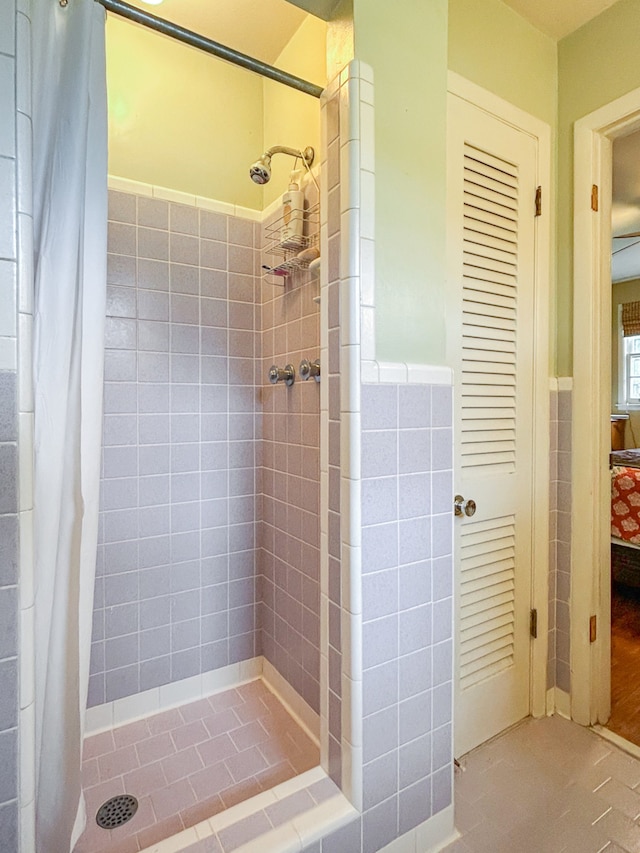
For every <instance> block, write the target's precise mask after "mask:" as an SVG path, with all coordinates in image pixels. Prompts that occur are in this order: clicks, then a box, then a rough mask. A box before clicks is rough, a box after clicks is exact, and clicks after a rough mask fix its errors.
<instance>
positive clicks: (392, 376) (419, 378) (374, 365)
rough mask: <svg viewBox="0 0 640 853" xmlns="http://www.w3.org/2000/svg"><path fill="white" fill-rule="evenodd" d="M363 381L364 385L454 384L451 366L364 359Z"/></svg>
mask: <svg viewBox="0 0 640 853" xmlns="http://www.w3.org/2000/svg"><path fill="white" fill-rule="evenodd" d="M361 370H362V373H361V381H362V383H363V384H364V385H367V384H369V385H377V384H379V383H385V382H389V383H394V384H397V385H407V384H414V385H452V384H453V372H452V370H451V368H450V367H445V366H444V365H439V364H405V363H404V362H387V361H367V360H363V361H362V366H361Z"/></svg>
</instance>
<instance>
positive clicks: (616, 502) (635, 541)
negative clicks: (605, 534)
mask: <svg viewBox="0 0 640 853" xmlns="http://www.w3.org/2000/svg"><path fill="white" fill-rule="evenodd" d="M611 463H612V465H611V576H612V578H613V580H614V581H617V582H618V583H622V584H625V585H626V586H634V587H640V450H622V451H618V452H615V453H612V454H611Z"/></svg>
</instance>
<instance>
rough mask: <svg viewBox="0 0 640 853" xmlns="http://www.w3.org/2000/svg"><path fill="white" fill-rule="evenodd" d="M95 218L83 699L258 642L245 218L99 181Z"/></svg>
mask: <svg viewBox="0 0 640 853" xmlns="http://www.w3.org/2000/svg"><path fill="white" fill-rule="evenodd" d="M109 220H110V221H109V258H108V318H107V332H106V353H105V359H106V360H105V392H104V393H105V418H104V437H103V454H104V455H103V474H102V482H101V489H102V492H101V516H100V544H99V548H98V566H97V583H96V594H95V608H94V617H95V621H94V631H93V643H92V662H91V680H90V693H89V704H90V705H96V704H101V703H103V702H105V701H111V700H114V699H118V698H120V697H123V696H126V695H130V694H133V693H137V692H139V691H144V690H147V689H150V688H153V687H157V686H159V685H162V684H165V683H168V682H171V681H176V680H180V679H183V678H186V677H189V676H193V675H196V674H199V673H201V672H206V671H209V670H213V669H217V668H218V667H221V666H225V665H226V664H228V663H233V662H237V661H240V660H245V659H248V658H252V657H254V656H255V655H256V654H259V653H260V643H259V633H258V631H257V623H256V585H257V580H256V553H255V544H256V504H257V498H256V495H257V482H256V460H257V441H258V439H259V433H258V429H259V415H258V403H257V389H256V387H255V384H256V381H257V380H256V375H255V363H256V361H255V359H256V355H257V352H258V350H257V347H258V336H257V329H258V326H257V317H258V310H257V309H256V307H255V304H256V300H255V296H256V280H257V279H256V276H255V272H256V267H257V264H258V252H257V251H256V245H257V243H256V240H257V239H259V236H260V234H259V227H258V225H257V224H255V223H254V222H253V221H250V220H247V219H243V218H240V217H235V216H227V215H225V214H221V213H216V212H213V211H210V210H204V209H199V208H197V207H191V206H188V205H182V204H175V203H169V202H167V201H164V200H160V199H158V198H150V197H146V196H136V195H133V194H129V193H122V192H114V191H111V192H110V209H109ZM278 390H280V389H278Z"/></svg>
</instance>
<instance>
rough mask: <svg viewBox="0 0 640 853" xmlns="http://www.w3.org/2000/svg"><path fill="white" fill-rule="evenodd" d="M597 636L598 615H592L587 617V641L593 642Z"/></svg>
mask: <svg viewBox="0 0 640 853" xmlns="http://www.w3.org/2000/svg"><path fill="white" fill-rule="evenodd" d="M597 637H598V617H597V616H592V617H591V618H590V619H589V642H590V643H595V641H596V639H597Z"/></svg>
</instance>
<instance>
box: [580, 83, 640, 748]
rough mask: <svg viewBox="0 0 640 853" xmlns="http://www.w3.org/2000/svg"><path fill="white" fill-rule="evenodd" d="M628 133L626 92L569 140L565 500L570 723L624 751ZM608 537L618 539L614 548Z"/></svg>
mask: <svg viewBox="0 0 640 853" xmlns="http://www.w3.org/2000/svg"><path fill="white" fill-rule="evenodd" d="M639 130H640V90H635V91H633V92H630V93H629V94H627V95H625V96H624V97H622V98H619V99H618V100H616V101H614V102H612V103H610V104H608V105H606V106H605V107H602V108H601V109H599V110H597V111H596V112H594V113H591V114H590V115H588V116H585V117H584V118H583V119H581V120H580V121H578V122H576V125H575V136H574V139H575V187H574V190H575V198H574V282H575V286H574V377H573V413H574V417H573V428H572V439H573V440H572V446H573V459H572V463H573V464H572V494H573V495H575V496H579V495H583V496H587V495H588V496H589V497H588V499H587V500H576V501H574V506H573V512H572V535H571V553H572V583H571V672H572V680H571V688H572V690H571V717H572V718H573V719H574V720H576V721H577V722H580V723H582V724H583V725H594V724H601V725H603V726H604V725H607V723H609V729H606V730H604V732H605V734H610V733H611V732H613V733H614V734H613V735H611V736H612V737H614V738H615V737H616V736H617V737H622V738H625V739H628V741H629V742H631V743H633V742H634V740H637V742H638V743H640V737H638V736H637V735H635V734H633V732H632V730H631V729H629V720H625V704H626V703H627V701H628V700H631V701H632V699H631V695H630V694H631V689H630V687H629V686H628V685H629V684H633V679H629V678H625V676H624V671H625V668H627V672H628V666H630V665H632V664H630V662H629V659H628V652H629V651H630V650H632V648H633V645H634V643H632V644H631V645H629V638H630V636H632V635H633V634H634V633H636V634H637V636H638V637H639V638H640V633H638V631H637V629H636V627H635V626H636V625H637V626H639V627H640V596H639V595H638V594H637V591H634V582H633V580H634V578H635V570H631V571H630V567H631V568H632V567H633V566H634V565H635V564H636V563H638V565H640V561H638V555H640V551H638V552H637V554H636V548H635V547H633V546H634V545H635V543H634V542H632V541H629V540H631V539H633V538H635V537H634V531H633V530H632V528H633V525H634V524H635V523H637V522H635V521H634V519H633V517H632V516H633V512H632V508H633V504H634V502H635V501H636V500H638V502H639V503H640V499H636V498H635V497H633V496H632V493H633V491H634V481H635V477H636V476H638V477H640V470H639V469H638V468H636V467H635V465H634V464H633V461H634V455H635V454H634V453H633V450H634V449H635V448H636V447H637V446H638V445H639V444H640V441H636V440H635V439H636V437H640V431H639V430H638V428H637V427H636V426H635V424H633V422H632V419H633V418H634V417H635V416H636V415H635V411H636V409H635V404H634V401H633V400H632V398H631V394H632V391H633V390H635V389H636V385H637V383H636V382H635V381H634V376H633V370H634V369H635V358H634V356H635V353H634V351H633V350H634V347H635V345H636V342H635V341H634V340H633V338H634V336H633V335H631V327H630V326H628V328H627V332H626V333H625V332H624V331H623V326H622V310H623V309H622V308H620V307H619V306H620V305H622V304H624V303H625V302H627V301H628V302H629V303H631V302H632V301H633V300H631V299H629V298H628V297H629V292H631V291H632V290H633V287H632V286H631V285H630V282H631V281H632V279H633V278H635V277H638V276H640V265H639V266H638V274H637V276H636V275H635V274H634V273H633V255H634V254H635V252H636V251H637V249H636V248H635V245H634V244H635V243H636V242H638V241H639V240H640V237H635V236H633V235H634V234H635V232H636V231H638V230H639V229H638V227H636V226H634V224H633V223H632V222H631V219H630V217H631V216H632V215H633V209H632V205H631V204H630V202H629V199H628V198H626V197H625V193H626V191H621V189H620V187H619V186H618V184H619V183H620V182H622V183H623V184H624V183H628V177H626V176H625V175H624V170H622V171H621V170H620V168H619V169H618V171H617V174H616V177H615V179H614V180H612V176H613V175H614V169H613V164H614V162H615V159H616V154H619V155H620V157H623V159H624V155H625V154H626V149H627V148H632V146H633V144H634V141H635V140H634V139H633V137H638V139H640V134H639V133H638V131H639ZM626 156H631V155H629V154H626ZM627 189H628V191H631V189H632V188H631V187H630V186H629V187H628V188H627ZM612 214H613V220H612ZM612 244H613V252H614V254H613V263H612V261H611V258H612V250H611V246H612ZM612 280H613V281H614V282H616V283H614V284H613V285H612ZM639 294H640V289H639ZM626 313H628V309H627V310H626ZM638 343H640V339H639V340H638ZM638 390H639V392H640V388H639V389H638ZM639 413H640V412H639ZM626 415H629V416H630V417H628V418H627V417H625V416H626ZM612 439H613V440H612ZM612 447H614V448H615V447H617V448H619V450H617V451H616V450H614V451H612ZM619 454H622V455H619ZM637 455H638V456H639V457H640V451H639V452H638V454H637ZM611 463H613V464H611ZM615 463H618V464H617V465H616V464H615ZM620 463H625V464H620ZM629 463H631V464H629ZM639 464H640V463H639ZM616 472H617V473H616ZM634 472H635V473H634ZM618 475H620V476H619V477H618ZM612 481H613V483H612ZM612 486H613V487H612ZM621 492H624V493H625V495H626V497H625V498H621ZM639 498H640V496H639ZM639 527H640V524H639ZM612 534H614V535H615V534H618V535H615V540H614V541H613V546H612ZM638 542H639V543H640V539H639V540H638ZM639 577H640V575H639ZM639 588H640V587H639ZM636 608H637V609H638V614H639V618H638V620H637V621H636V620H635V612H636ZM625 646H627V649H626V650H625V648H624V647H625ZM612 647H613V654H614V657H613V660H612ZM639 652H640V645H639ZM634 669H635V666H634ZM625 680H626V682H627V686H626V687H624V688H622V686H621V683H622V682H624V681H625ZM612 688H613V689H612ZM612 712H613V713H612ZM638 732H639V733H640V726H638Z"/></svg>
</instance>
